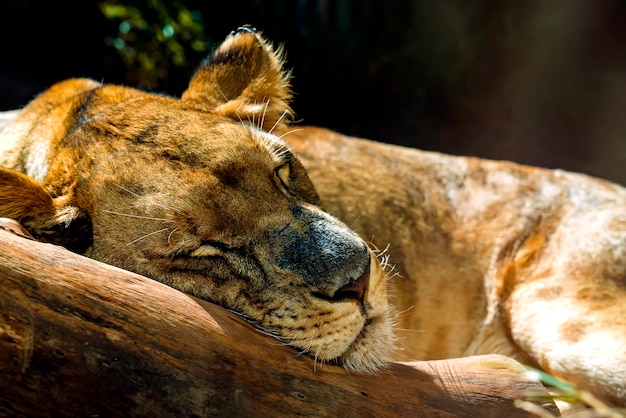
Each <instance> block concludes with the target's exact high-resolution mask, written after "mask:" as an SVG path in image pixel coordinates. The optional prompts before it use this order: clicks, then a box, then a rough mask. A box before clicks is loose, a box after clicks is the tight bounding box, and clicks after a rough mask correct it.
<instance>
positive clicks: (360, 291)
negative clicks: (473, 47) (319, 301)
mask: <svg viewBox="0 0 626 418" xmlns="http://www.w3.org/2000/svg"><path fill="white" fill-rule="evenodd" d="M369 285H370V262H369V261H368V262H367V265H366V266H365V270H364V271H363V274H361V276H360V277H358V278H357V279H352V280H350V281H349V282H348V283H347V284H346V285H344V286H343V287H341V288H339V289H337V290H336V291H335V293H334V294H333V295H332V296H331V298H330V299H332V300H343V299H356V300H358V301H360V302H363V300H364V299H365V293H366V292H367V289H368V288H369Z"/></svg>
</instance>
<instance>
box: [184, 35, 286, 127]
mask: <svg viewBox="0 0 626 418" xmlns="http://www.w3.org/2000/svg"><path fill="white" fill-rule="evenodd" d="M283 64H284V62H283V58H282V49H281V48H279V49H278V50H274V49H273V47H272V45H271V44H270V43H269V42H267V41H266V40H264V39H263V38H262V37H261V35H260V34H259V33H257V32H255V31H254V29H251V28H249V27H247V26H244V27H241V28H239V29H238V30H237V31H235V32H233V33H231V34H230V35H229V36H228V37H227V38H226V40H225V41H224V42H223V43H222V44H221V45H220V46H219V47H218V48H217V49H216V50H215V52H214V53H213V54H212V55H211V56H210V57H208V58H207V59H206V60H205V62H203V63H202V65H201V66H200V68H199V69H198V70H197V72H196V74H195V75H194V76H193V78H192V79H191V82H190V83H189V87H188V88H187V90H186V91H185V92H184V93H183V95H182V100H183V101H187V102H196V103H199V104H201V105H203V106H208V107H209V108H211V109H212V110H213V111H214V112H216V113H219V114H222V115H225V116H228V117H230V118H233V119H235V120H241V121H245V122H249V123H252V124H254V125H255V126H258V127H260V128H262V129H264V130H270V129H272V128H273V127H274V126H275V125H277V124H279V123H281V122H283V121H285V119H289V118H290V117H291V116H292V111H291V108H290V107H289V101H290V100H291V88H290V84H289V80H290V74H289V72H287V71H285V70H284V69H283ZM285 122H286V121H285Z"/></svg>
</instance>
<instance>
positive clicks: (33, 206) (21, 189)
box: [0, 167, 91, 251]
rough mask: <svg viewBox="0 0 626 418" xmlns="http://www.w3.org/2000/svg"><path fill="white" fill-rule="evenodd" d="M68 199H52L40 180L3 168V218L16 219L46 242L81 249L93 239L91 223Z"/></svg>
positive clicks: (0, 205) (0, 187)
mask: <svg viewBox="0 0 626 418" xmlns="http://www.w3.org/2000/svg"><path fill="white" fill-rule="evenodd" d="M67 200H68V198H67V197H59V198H56V199H53V198H52V196H50V194H49V193H48V191H47V190H46V189H45V188H44V187H43V186H42V185H41V184H39V183H38V182H37V181H35V180H33V179H32V178H30V177H28V176H27V175H25V174H22V173H20V172H17V171H15V170H10V169H7V168H2V167H0V217H2V218H11V219H15V220H16V221H18V222H19V223H20V224H22V226H24V227H25V228H26V229H27V230H28V231H29V232H30V233H31V234H32V235H33V236H34V237H36V238H39V239H41V240H43V241H47V242H52V243H54V244H59V245H63V246H65V247H68V248H70V249H72V250H75V251H82V250H84V249H86V248H87V246H89V244H90V242H91V224H90V222H89V220H88V218H87V217H86V216H84V214H82V212H81V211H80V210H79V209H78V208H77V207H74V206H70V205H68V204H66V201H67Z"/></svg>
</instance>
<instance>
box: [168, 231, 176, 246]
mask: <svg viewBox="0 0 626 418" xmlns="http://www.w3.org/2000/svg"><path fill="white" fill-rule="evenodd" d="M176 231H178V227H176V228H174V229H172V232H170V233H169V235H168V236H167V244H168V245H169V246H170V247H171V246H172V235H173V234H174V232H176Z"/></svg>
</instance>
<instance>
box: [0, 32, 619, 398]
mask: <svg viewBox="0 0 626 418" xmlns="http://www.w3.org/2000/svg"><path fill="white" fill-rule="evenodd" d="M287 81H288V78H287V76H286V75H284V73H282V72H281V63H280V57H279V55H278V54H276V53H274V52H273V51H272V49H271V47H269V45H268V44H266V43H265V42H264V41H263V40H262V39H261V38H260V37H258V35H256V34H252V33H250V31H249V30H247V29H246V30H244V31H242V32H240V33H237V34H234V35H232V36H231V37H229V38H227V41H226V42H225V43H224V44H223V45H222V46H221V47H220V48H219V49H218V50H217V51H216V54H215V55H214V57H213V60H212V61H210V62H208V63H207V64H205V65H204V66H203V67H202V68H201V69H200V70H199V72H198V73H197V75H196V76H195V77H194V79H193V80H192V82H191V84H190V87H189V89H188V90H187V92H185V94H184V95H183V97H182V100H179V99H174V98H168V97H162V96H156V95H151V94H147V93H143V92H140V91H138V90H134V89H130V88H125V87H118V86H101V85H100V84H99V83H96V82H93V81H90V80H83V79H78V80H69V81H65V82H62V83H60V84H58V85H56V86H54V87H53V88H52V89H50V90H49V91H47V92H46V93H44V94H43V95H41V96H40V97H38V98H37V99H36V100H34V101H33V102H32V103H31V104H30V105H29V106H28V107H26V108H25V109H24V110H23V111H22V112H20V113H11V114H10V115H9V117H8V119H13V118H14V117H16V119H15V121H12V122H11V123H9V124H8V126H7V127H6V128H4V129H3V130H1V132H0V167H2V166H3V167H5V168H4V169H0V216H6V217H12V218H15V219H18V220H20V221H21V222H22V224H23V225H25V226H26V227H27V228H28V229H29V230H30V231H31V232H32V233H33V234H34V235H36V236H38V237H40V238H42V239H49V240H51V241H53V242H60V243H62V244H64V245H66V246H68V247H70V248H72V249H74V250H75V251H80V252H83V253H85V254H86V255H88V256H90V257H93V258H95V259H98V260H101V261H104V262H108V263H111V264H114V265H118V266H120V267H123V268H126V269H129V270H133V271H136V272H138V273H141V274H144V275H147V276H149V277H153V278H155V279H157V280H160V281H163V282H165V283H168V284H170V285H172V286H173V287H176V288H178V289H180V290H183V291H186V292H189V293H192V294H194V295H197V296H200V297H203V298H205V299H208V300H211V301H214V302H217V303H219V304H222V305H224V306H225V307H227V308H229V309H232V310H235V311H237V312H239V313H240V314H242V315H244V316H246V317H248V318H249V319H250V320H252V321H253V322H255V323H256V324H257V325H258V326H260V327H261V328H263V329H265V330H267V331H268V332H270V333H272V334H274V335H276V336H277V337H279V338H281V339H282V340H283V341H285V342H287V343H289V344H291V345H294V346H296V347H297V348H298V349H300V350H303V351H306V352H309V353H310V354H311V355H312V356H313V357H316V358H319V359H321V360H331V359H334V358H338V359H340V360H341V361H343V363H344V364H346V365H347V366H349V367H352V368H354V369H357V370H361V371H371V370H374V369H376V368H378V367H379V366H380V364H381V363H382V360H384V358H385V357H387V356H388V353H389V350H390V349H391V346H392V344H393V338H392V336H391V334H392V332H391V319H390V316H391V315H390V313H389V309H388V305H387V294H386V285H385V274H384V273H383V271H382V267H381V266H380V264H379V262H378V261H379V259H380V258H384V257H385V254H387V253H388V254H389V256H390V259H389V262H390V263H392V264H395V265H396V268H397V272H398V273H399V274H398V275H396V276H393V273H392V276H393V279H392V280H393V286H392V291H391V293H390V295H389V300H390V301H391V304H392V305H393V306H394V307H395V310H396V312H397V319H396V320H395V322H396V323H397V329H396V334H397V335H398V336H399V337H400V338H399V340H398V350H397V351H396V354H395V358H397V359H402V360H409V359H435V358H446V357H456V356H463V355H471V354H480V353H501V354H505V355H510V356H513V357H516V358H518V359H520V360H521V361H523V362H525V363H528V364H531V365H535V366H539V367H542V368H544V369H545V370H547V371H549V372H551V373H554V374H555V375H557V376H558V377H562V378H564V379H566V380H568V381H570V382H572V383H574V384H577V385H580V386H581V387H583V388H589V389H591V390H593V391H594V392H595V393H597V394H599V395H600V396H602V397H604V398H606V399H608V400H610V401H614V402H616V403H619V404H626V381H625V379H626V348H624V347H626V190H625V189H624V188H622V187H621V186H619V185H616V184H612V183H609V182H606V181H602V180H599V179H594V178H591V177H588V176H585V175H581V174H574V173H567V172H562V171H552V170H545V169H540V168H534V167H526V166H520V165H516V164H513V163H508V162H498V161H485V160H480V159H475V158H466V157H453V156H446V155H442V154H437V153H429V152H422V151H418V150H412V149H407V148H401V147H396V146H392V145H385V144H379V143H375V142H371V141H366V140H361V139H357V138H350V137H346V136H342V135H339V134H337V133H334V132H331V131H327V130H324V129H318V128H310V127H305V128H303V129H302V130H299V128H298V129H294V127H293V126H289V125H287V124H286V123H284V121H283V120H282V119H283V116H282V115H283V113H289V109H288V107H287V104H286V103H287V101H288V99H289V92H288V83H287ZM1 124H2V118H0V125H1ZM0 129H1V126H0ZM272 131H274V132H276V133H277V134H285V139H286V140H287V141H288V142H289V144H290V145H291V150H292V151H293V153H294V154H295V155H296V156H297V157H298V159H296V158H295V157H293V156H292V155H291V153H290V152H289V150H288V149H287V147H286V145H285V144H284V142H283V141H282V140H281V139H279V138H277V137H276V136H274V135H272V134H271V132H272ZM268 132H270V133H268ZM299 161H302V165H303V166H304V168H303V167H302V165H300V162H299ZM304 169H306V170H307V172H308V176H309V177H310V178H311V180H312V182H313V184H314V185H315V189H314V188H313V186H312V185H311V183H310V182H309V179H308V177H307V174H306V173H305V171H304ZM20 173H21V174H20ZM24 174H26V175H27V176H28V177H27V176H25V175H24ZM42 186H43V187H42ZM318 194H319V196H320V197H321V204H320V202H319V199H318ZM320 205H321V208H323V209H324V210H328V211H329V212H330V213H331V214H332V215H335V216H336V217H338V218H339V219H341V220H342V221H343V222H344V223H345V224H344V223H342V222H340V221H338V220H337V219H336V218H334V217H332V216H330V215H328V214H326V213H325V212H324V211H323V210H322V209H320ZM72 225H77V226H78V227H77V228H75V229H74V228H73V226H72ZM346 225H347V226H348V227H350V228H351V229H352V230H354V231H356V232H357V233H358V234H359V235H360V237H361V238H359V237H357V235H356V234H354V233H353V232H351V230H350V229H348V227H346ZM85 231H87V233H85ZM78 235H80V236H78ZM363 240H365V241H367V242H371V243H373V245H374V246H375V247H377V248H378V249H379V250H383V249H384V248H385V247H386V246H387V245H389V248H388V250H386V251H385V252H383V256H382V257H379V258H376V256H375V255H374V253H373V252H371V251H369V252H368V250H367V249H366V247H365V244H364V241H363ZM383 264H384V263H383ZM242 278H243V279H244V280H242Z"/></svg>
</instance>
